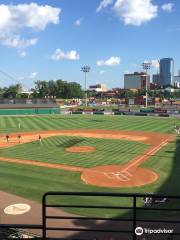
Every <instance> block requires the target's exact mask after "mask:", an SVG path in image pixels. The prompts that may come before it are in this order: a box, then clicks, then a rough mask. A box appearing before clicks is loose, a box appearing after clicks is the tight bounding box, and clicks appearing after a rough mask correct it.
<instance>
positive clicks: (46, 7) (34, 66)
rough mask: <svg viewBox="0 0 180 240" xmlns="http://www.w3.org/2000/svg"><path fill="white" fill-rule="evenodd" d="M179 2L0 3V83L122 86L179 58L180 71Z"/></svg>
mask: <svg viewBox="0 0 180 240" xmlns="http://www.w3.org/2000/svg"><path fill="white" fill-rule="evenodd" d="M179 16H180V1H179V0H169V1H168V0H154V1H153V0H53V1H52V0H39V1H35V0H34V1H22V0H14V1H6V0H2V1H1V3H0V52H1V64H0V71H4V72H6V73H9V74H10V75H11V76H12V77H13V78H14V80H13V79H10V78H9V77H6V76H5V75H3V74H2V73H1V72H0V84H1V86H5V85H8V84H14V83H16V81H15V79H16V80H17V82H21V83H22V84H23V86H24V87H25V88H29V87H32V86H33V82H34V81H35V80H37V79H42V80H50V79H60V78H61V79H63V80H66V81H76V82H79V83H80V84H82V86H84V76H83V73H82V72H81V71H80V69H81V67H82V66H83V65H84V64H88V65H90V66H91V72H90V73H89V74H88V79H87V80H88V85H91V84H95V83H97V82H98V83H106V84H107V85H108V88H112V87H123V74H124V73H126V72H133V71H140V70H141V63H142V62H143V61H146V60H148V61H153V67H152V70H151V72H152V73H153V72H157V68H156V66H157V62H156V60H157V59H160V58H163V57H173V58H174V60H175V73H176V74H177V71H178V70H179V69H180V51H179V48H180V44H179V43H180V17H179Z"/></svg>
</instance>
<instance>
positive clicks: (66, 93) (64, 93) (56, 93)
mask: <svg viewBox="0 0 180 240" xmlns="http://www.w3.org/2000/svg"><path fill="white" fill-rule="evenodd" d="M145 94H146V90H145V89H142V90H139V91H136V92H134V91H131V90H129V89H120V90H119V91H116V95H115V98H130V97H137V96H144V95H145ZM105 95H106V94H105V93H103V94H101V93H96V92H89V91H88V97H95V98H103V97H104V96H105ZM28 96H29V94H28V93H26V92H23V88H22V85H21V84H14V85H11V86H9V87H4V88H0V98H27V97H28ZM148 96H149V97H159V98H161V99H164V98H165V99H173V98H180V89H175V91H174V92H169V91H167V90H165V89H161V88H159V89H154V90H148ZM30 97H31V98H49V97H50V98H51V97H53V98H62V99H72V98H83V97H84V91H83V90H82V88H81V85H80V84H79V83H76V82H66V81H63V80H62V79H59V80H56V81H55V80H50V81H45V80H38V81H36V82H35V85H34V88H32V89H31V94H30Z"/></svg>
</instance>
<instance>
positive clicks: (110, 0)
mask: <svg viewBox="0 0 180 240" xmlns="http://www.w3.org/2000/svg"><path fill="white" fill-rule="evenodd" d="M113 2H114V0H102V1H101V2H100V4H99V6H98V7H97V9H96V12H100V11H101V10H102V9H103V8H106V7H107V6H109V5H110V4H112V3H113Z"/></svg>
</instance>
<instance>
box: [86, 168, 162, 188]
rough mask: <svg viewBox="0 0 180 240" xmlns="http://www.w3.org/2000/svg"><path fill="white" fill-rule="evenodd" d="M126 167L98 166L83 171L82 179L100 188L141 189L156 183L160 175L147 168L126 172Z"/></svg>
mask: <svg viewBox="0 0 180 240" xmlns="http://www.w3.org/2000/svg"><path fill="white" fill-rule="evenodd" d="M125 169H126V167H125V165H124V166H115V165H114V166H98V167H94V168H91V169H87V170H85V171H83V173H82V175H81V179H82V180H83V181H84V182H85V183H87V184H91V185H96V186H99V187H121V188H122V187H124V188H127V187H139V186H143V185H146V184H150V183H153V182H155V181H156V180H157V179H158V175H157V174H156V173H155V172H153V171H151V170H149V169H145V168H140V167H138V168H136V169H132V170H129V171H128V170H125Z"/></svg>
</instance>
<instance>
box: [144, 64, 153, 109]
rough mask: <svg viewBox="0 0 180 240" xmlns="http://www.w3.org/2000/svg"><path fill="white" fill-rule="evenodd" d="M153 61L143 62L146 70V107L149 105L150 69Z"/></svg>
mask: <svg viewBox="0 0 180 240" xmlns="http://www.w3.org/2000/svg"><path fill="white" fill-rule="evenodd" d="M151 65H152V63H151V62H143V63H142V67H143V69H144V70H145V71H146V108H147V107H148V70H149V69H150V68H151Z"/></svg>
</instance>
